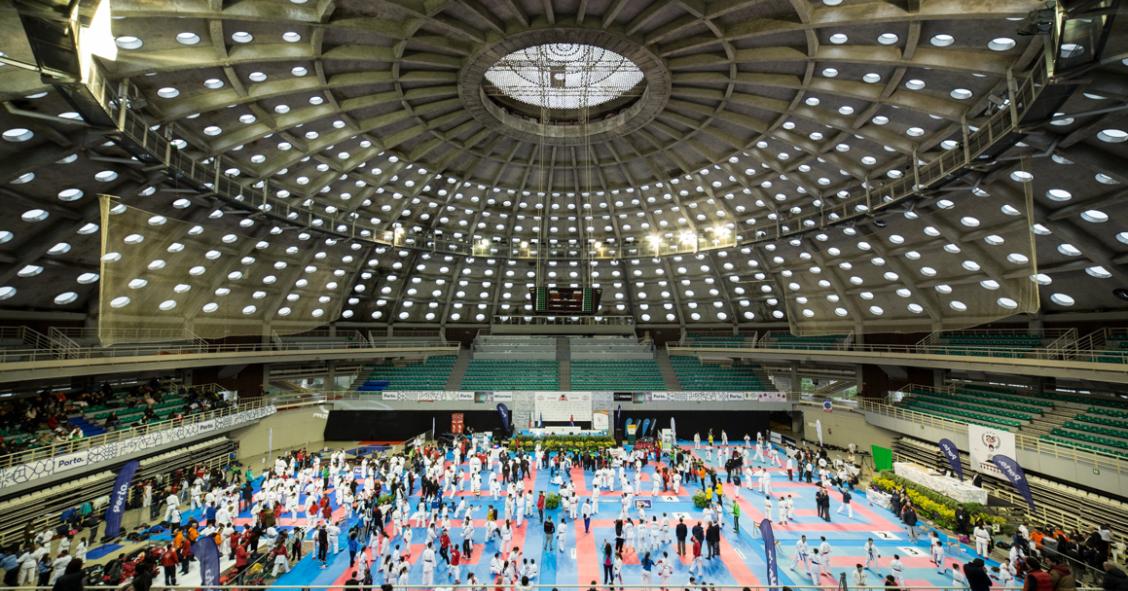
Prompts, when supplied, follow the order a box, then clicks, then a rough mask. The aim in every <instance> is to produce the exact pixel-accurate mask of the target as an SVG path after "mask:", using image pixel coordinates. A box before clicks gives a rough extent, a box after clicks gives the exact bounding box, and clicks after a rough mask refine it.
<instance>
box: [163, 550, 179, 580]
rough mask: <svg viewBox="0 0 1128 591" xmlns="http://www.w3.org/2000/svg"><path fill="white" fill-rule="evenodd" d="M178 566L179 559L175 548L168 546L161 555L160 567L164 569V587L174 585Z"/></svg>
mask: <svg viewBox="0 0 1128 591" xmlns="http://www.w3.org/2000/svg"><path fill="white" fill-rule="evenodd" d="M179 564H180V557H179V556H177V555H176V548H173V547H172V544H169V545H168V547H167V548H165V551H164V554H161V567H162V568H163V569H164V581H165V586H175V585H176V567H177V566H178V565H179Z"/></svg>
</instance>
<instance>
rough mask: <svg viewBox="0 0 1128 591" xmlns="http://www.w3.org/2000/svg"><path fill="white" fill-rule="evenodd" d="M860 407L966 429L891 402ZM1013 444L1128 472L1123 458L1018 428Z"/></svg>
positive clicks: (869, 402)
mask: <svg viewBox="0 0 1128 591" xmlns="http://www.w3.org/2000/svg"><path fill="white" fill-rule="evenodd" d="M860 407H861V410H862V411H864V412H872V413H876V414H880V415H884V416H887V417H892V418H894V419H900V420H903V421H909V422H912V423H916V424H920V425H924V426H926V427H934V428H937V429H943V430H945V431H954V432H956V433H967V423H961V422H959V421H953V420H951V419H945V418H941V417H937V416H933V415H930V414H926V413H922V412H916V411H913V410H909V409H907V408H903V407H900V406H896V405H893V404H886V403H884V402H877V401H873V400H862V401H861V405H860ZM1014 444H1015V447H1016V448H1018V449H1022V450H1025V451H1029V452H1033V453H1040V454H1045V455H1048V456H1052V457H1055V458H1061V459H1063V460H1067V461H1070V462H1079V463H1083V464H1086V465H1091V466H1093V467H1095V468H1098V469H1101V470H1111V471H1113V472H1114V473H1117V474H1122V473H1128V462H1125V461H1124V460H1123V459H1121V458H1119V457H1117V456H1115V455H1113V454H1106V453H1102V452H1099V451H1090V450H1085V449H1078V448H1076V447H1072V446H1068V445H1063V444H1060V443H1056V442H1053V441H1045V440H1042V439H1041V438H1038V437H1031V436H1030V435H1026V434H1024V433H1022V432H1018V433H1015V434H1014Z"/></svg>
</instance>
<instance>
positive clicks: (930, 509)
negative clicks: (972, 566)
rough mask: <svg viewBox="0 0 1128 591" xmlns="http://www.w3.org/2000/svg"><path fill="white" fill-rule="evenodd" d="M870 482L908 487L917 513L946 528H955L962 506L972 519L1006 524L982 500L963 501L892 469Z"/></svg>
mask: <svg viewBox="0 0 1128 591" xmlns="http://www.w3.org/2000/svg"><path fill="white" fill-rule="evenodd" d="M870 482H871V484H873V485H874V486H875V487H877V489H878V490H880V491H882V492H885V493H892V492H893V491H894V490H900V489H901V488H904V489H906V491H907V492H908V495H909V500H910V501H912V503H913V506H914V507H916V510H917V513H918V514H919V515H920V516H921V517H924V518H925V519H928V520H930V521H932V522H933V523H935V524H936V525H938V526H940V527H942V528H944V529H948V530H954V529H955V528H956V509H958V508H959V507H961V506H962V507H963V508H964V510H965V511H967V513H968V515H969V516H970V517H971V522H972V523H975V522H977V521H983V522H984V523H986V524H988V525H1003V524H1005V523H1006V519H1005V518H1003V517H1001V516H999V515H995V514H992V513H990V512H989V511H988V510H987V508H986V507H984V506H983V505H980V504H979V503H960V502H958V501H956V500H955V499H951V498H949V497H946V496H944V495H942V494H940V493H938V492H936V491H934V490H932V489H930V488H926V487H923V486H921V485H919V484H917V483H915V482H912V481H910V480H906V479H904V478H901V477H900V476H897V475H896V474H894V473H893V472H892V471H889V470H885V471H882V472H881V473H880V474H878V475H877V476H874V477H873V480H871V481H870Z"/></svg>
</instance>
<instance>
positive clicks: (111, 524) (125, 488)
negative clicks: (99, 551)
mask: <svg viewBox="0 0 1128 591" xmlns="http://www.w3.org/2000/svg"><path fill="white" fill-rule="evenodd" d="M140 467H141V462H139V461H137V460H133V461H130V462H128V463H126V464H125V465H124V466H122V467H121V470H120V471H118V475H117V480H114V489H113V490H112V491H111V492H110V506H109V507H107V508H106V538H107V539H111V538H116V537H118V534H120V533H121V518H122V517H123V516H124V515H125V504H126V502H127V501H129V485H130V483H132V482H133V475H134V474H136V473H137V469H138V468H140Z"/></svg>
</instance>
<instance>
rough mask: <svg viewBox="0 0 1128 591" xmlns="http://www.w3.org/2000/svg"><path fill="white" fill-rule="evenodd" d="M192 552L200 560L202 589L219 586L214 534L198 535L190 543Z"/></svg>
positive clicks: (217, 549) (217, 553)
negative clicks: (193, 541) (192, 542)
mask: <svg viewBox="0 0 1128 591" xmlns="http://www.w3.org/2000/svg"><path fill="white" fill-rule="evenodd" d="M192 554H193V555H195V557H196V560H198V561H199V562H200V585H201V586H202V587H203V588H204V589H209V588H211V589H214V588H216V587H218V586H219V572H220V571H219V548H216V547H215V537H214V536H200V537H198V538H196V543H195V544H192Z"/></svg>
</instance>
